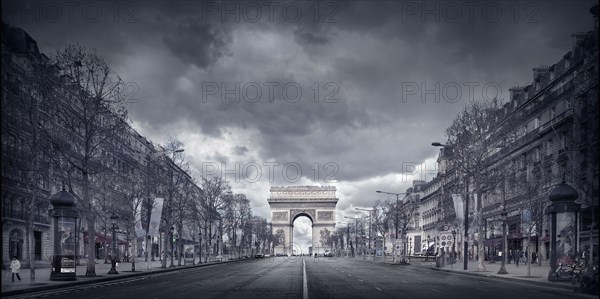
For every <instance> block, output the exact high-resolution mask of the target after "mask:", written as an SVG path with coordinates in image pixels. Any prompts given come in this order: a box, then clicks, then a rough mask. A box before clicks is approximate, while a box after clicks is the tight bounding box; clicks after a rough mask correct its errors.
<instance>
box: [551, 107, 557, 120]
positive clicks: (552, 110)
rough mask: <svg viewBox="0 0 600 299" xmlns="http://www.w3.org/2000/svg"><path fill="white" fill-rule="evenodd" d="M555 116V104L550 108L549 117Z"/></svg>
mask: <svg viewBox="0 0 600 299" xmlns="http://www.w3.org/2000/svg"><path fill="white" fill-rule="evenodd" d="M555 117H556V106H552V108H550V119H554V118H555Z"/></svg>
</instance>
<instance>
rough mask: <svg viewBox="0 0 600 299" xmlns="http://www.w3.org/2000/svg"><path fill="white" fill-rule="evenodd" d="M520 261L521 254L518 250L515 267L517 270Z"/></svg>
mask: <svg viewBox="0 0 600 299" xmlns="http://www.w3.org/2000/svg"><path fill="white" fill-rule="evenodd" d="M519 259H521V252H520V251H518V250H517V251H516V252H515V265H516V266H517V268H519Z"/></svg>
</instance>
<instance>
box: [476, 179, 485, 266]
mask: <svg viewBox="0 0 600 299" xmlns="http://www.w3.org/2000/svg"><path fill="white" fill-rule="evenodd" d="M476 190H477V211H475V212H476V213H477V214H478V215H479V217H478V219H477V226H479V227H478V231H479V233H478V236H477V243H478V244H477V252H478V254H477V255H478V256H479V259H478V262H479V263H478V265H477V271H480V272H485V271H486V268H485V264H484V255H485V251H484V248H483V238H484V236H485V231H484V230H483V207H482V205H483V199H482V198H481V197H482V196H481V187H480V186H479V185H478V186H477V187H476Z"/></svg>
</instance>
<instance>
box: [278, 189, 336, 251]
mask: <svg viewBox="0 0 600 299" xmlns="http://www.w3.org/2000/svg"><path fill="white" fill-rule="evenodd" d="M270 191H271V197H270V198H269V200H268V202H269V206H270V207H271V224H272V227H273V234H274V235H276V236H277V237H276V238H277V243H278V244H277V245H276V246H275V252H274V254H292V253H293V252H294V251H293V250H294V244H293V240H294V239H293V238H294V236H293V232H294V220H296V218H298V217H300V216H306V217H308V218H309V219H310V221H311V222H312V246H313V251H314V252H323V251H324V250H325V249H328V247H329V246H328V244H323V242H322V241H323V240H322V238H321V235H322V233H323V235H324V236H325V238H330V237H331V235H333V232H334V230H335V213H334V212H335V206H336V204H337V202H338V198H337V197H336V195H335V192H336V188H335V186H324V187H319V186H288V187H271V190H270ZM315 250H316V251H315ZM303 253H306V252H303Z"/></svg>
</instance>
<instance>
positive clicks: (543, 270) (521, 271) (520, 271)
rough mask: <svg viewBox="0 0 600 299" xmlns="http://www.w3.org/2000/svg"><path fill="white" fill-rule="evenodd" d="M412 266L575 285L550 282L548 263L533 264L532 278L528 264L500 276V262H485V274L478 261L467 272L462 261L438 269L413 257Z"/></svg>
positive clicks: (555, 284) (507, 266)
mask: <svg viewBox="0 0 600 299" xmlns="http://www.w3.org/2000/svg"><path fill="white" fill-rule="evenodd" d="M356 260H357V261H358V260H360V261H366V262H378V263H386V264H392V263H393V259H392V258H388V257H386V259H385V260H383V259H375V261H374V260H373V258H372V257H371V259H369V258H368V257H367V259H363V258H357V259H356ZM410 264H411V265H415V266H424V267H428V268H429V267H430V268H431V269H434V270H438V271H445V272H449V273H456V274H462V275H472V276H485V277H493V278H497V279H506V280H512V281H519V282H523V283H534V284H537V285H544V286H550V287H557V288H562V289H569V290H573V285H571V282H570V281H566V282H565V281H556V282H552V281H548V273H549V272H550V266H549V265H548V261H544V262H543V263H542V266H538V265H537V264H535V265H533V264H532V265H531V273H530V276H527V265H526V264H519V267H517V266H516V265H515V264H514V263H511V264H505V265H504V268H505V269H506V272H508V274H498V270H500V267H501V263H500V262H496V263H490V262H488V261H485V262H484V265H485V268H486V269H485V271H484V272H481V271H478V269H477V267H478V264H479V263H478V262H477V261H469V263H468V264H467V270H464V264H463V261H462V260H461V261H457V262H456V263H455V264H453V265H446V266H445V267H440V268H437V267H436V266H435V262H433V261H428V262H424V261H422V259H421V258H414V257H413V258H412V259H411V261H410Z"/></svg>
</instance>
